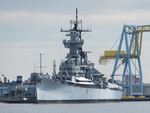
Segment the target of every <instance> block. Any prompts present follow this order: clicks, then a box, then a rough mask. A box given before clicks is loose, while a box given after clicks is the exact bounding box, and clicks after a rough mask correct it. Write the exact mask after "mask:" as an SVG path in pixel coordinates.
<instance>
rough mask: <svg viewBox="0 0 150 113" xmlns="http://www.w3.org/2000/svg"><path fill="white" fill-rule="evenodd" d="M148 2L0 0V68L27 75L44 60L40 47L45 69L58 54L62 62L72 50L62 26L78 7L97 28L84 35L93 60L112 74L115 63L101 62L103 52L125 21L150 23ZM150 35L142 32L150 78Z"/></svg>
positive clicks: (3, 71) (145, 69) (146, 76)
mask: <svg viewBox="0 0 150 113" xmlns="http://www.w3.org/2000/svg"><path fill="white" fill-rule="evenodd" d="M149 4H150V1H149V0H138V1H137V0H124V1H123V0H93V1H92V0H76V1H74V0H63V1H60V0H44V1H43V0H38V1H37V0H0V74H4V75H5V76H6V77H7V78H9V79H10V80H13V79H14V78H15V77H16V76H17V75H22V76H23V79H24V80H25V79H27V78H28V77H29V76H30V73H31V72H33V71H34V62H35V65H36V66H38V65H39V55H37V54H39V53H43V54H44V55H43V65H45V66H46V67H47V68H44V69H43V71H44V72H48V73H51V72H52V65H53V60H56V62H57V68H58V66H59V63H60V61H61V59H63V57H65V54H66V53H67V50H65V49H64V47H63V44H62V40H63V39H67V38H68V37H65V34H64V33H61V32H60V29H61V27H62V28H63V29H68V28H69V21H70V19H74V18H75V9H76V8H78V12H79V19H82V21H83V28H85V29H87V27H88V28H89V27H90V26H91V28H92V33H87V34H85V35H84V36H83V39H84V40H85V45H84V50H87V51H92V53H90V54H89V60H90V61H93V62H95V64H96V67H97V68H98V69H99V70H100V71H101V72H102V73H104V74H106V76H108V77H109V75H110V74H111V72H112V69H113V63H111V64H109V65H106V66H102V65H99V64H98V59H99V56H100V55H103V51H104V50H109V49H110V48H111V47H112V46H113V44H114V43H115V41H116V40H117V39H118V37H119V36H120V34H121V32H122V27H123V25H124V24H129V25H147V24H148V25H149V24H150V7H149ZM149 37H150V33H145V34H144V36H143V47H142V56H141V61H142V69H143V80H144V82H150V77H149V75H150V72H149V67H148V66H149V64H150V61H149V56H150V54H149V51H150V50H149V48H150V46H149V43H150V39H149ZM36 71H37V72H39V69H38V68H36ZM0 78H1V79H3V77H2V76H1V75H0Z"/></svg>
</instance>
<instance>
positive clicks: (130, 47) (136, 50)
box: [99, 25, 150, 96]
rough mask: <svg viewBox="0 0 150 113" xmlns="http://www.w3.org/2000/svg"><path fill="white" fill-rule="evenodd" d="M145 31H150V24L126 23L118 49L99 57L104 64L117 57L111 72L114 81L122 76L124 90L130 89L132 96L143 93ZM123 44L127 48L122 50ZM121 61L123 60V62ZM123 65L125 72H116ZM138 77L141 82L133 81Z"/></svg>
mask: <svg viewBox="0 0 150 113" xmlns="http://www.w3.org/2000/svg"><path fill="white" fill-rule="evenodd" d="M143 32H150V25H143V26H133V25H124V26H123V30H122V34H121V37H120V42H119V46H118V50H110V51H105V52H104V55H103V56H100V59H99V63H100V64H104V65H105V64H107V63H108V62H109V60H110V59H115V63H114V68H113V71H112V74H111V77H112V83H114V78H115V76H122V87H123V92H124V93H125V89H129V94H130V95H131V96H132V95H143V84H142V68H141V59H140V55H141V48H142V37H143ZM123 42H124V43H123ZM123 46H124V49H125V50H122V49H123ZM119 61H121V63H120V62H119ZM121 65H123V73H122V74H119V75H118V74H116V73H117V70H118V69H119V68H120V66H121ZM134 70H136V71H134ZM136 78H138V79H139V82H138V83H136V82H134V83H133V79H136ZM133 87H137V88H139V92H137V91H133Z"/></svg>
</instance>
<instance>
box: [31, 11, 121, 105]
mask: <svg viewBox="0 0 150 113" xmlns="http://www.w3.org/2000/svg"><path fill="white" fill-rule="evenodd" d="M61 32H66V36H68V37H70V39H69V40H66V39H64V40H63V44H64V47H65V48H67V49H69V52H68V54H67V55H66V57H65V59H64V60H63V61H62V62H61V63H60V66H59V71H58V72H56V64H55V61H54V64H53V73H52V75H48V74H46V75H44V74H37V73H32V74H31V78H32V79H33V78H34V79H35V81H36V98H37V102H86V101H89V102H95V101H119V100H120V99H121V97H122V87H120V86H119V85H117V84H112V83H110V82H108V80H107V78H106V77H105V75H104V74H102V73H101V72H100V71H98V70H97V69H96V68H95V64H94V63H93V62H90V61H89V60H88V55H87V54H88V53H89V52H88V51H83V48H82V46H83V44H84V40H83V39H82V35H83V33H87V32H91V30H89V29H87V30H83V29H82V20H78V10H77V9H76V18H75V20H70V29H69V30H63V29H62V28H61Z"/></svg>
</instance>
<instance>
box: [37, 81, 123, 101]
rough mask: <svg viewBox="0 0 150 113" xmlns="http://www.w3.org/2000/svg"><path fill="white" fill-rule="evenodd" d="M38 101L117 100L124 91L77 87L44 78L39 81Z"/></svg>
mask: <svg viewBox="0 0 150 113" xmlns="http://www.w3.org/2000/svg"><path fill="white" fill-rule="evenodd" d="M36 90H37V102H61V101H62V102H64V101H113V100H114V101H115V100H120V99H121V97H122V91H120V90H111V89H99V88H87V87H77V86H73V85H72V86H71V85H67V84H62V83H58V82H55V81H53V80H51V79H48V78H43V79H42V81H41V82H39V83H37V87H36Z"/></svg>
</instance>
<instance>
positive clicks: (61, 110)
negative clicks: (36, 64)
mask: <svg viewBox="0 0 150 113" xmlns="http://www.w3.org/2000/svg"><path fill="white" fill-rule="evenodd" d="M0 113H150V101H145V102H144V101H140V102H109V103H90V104H88V103H84V104H5V103H0Z"/></svg>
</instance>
